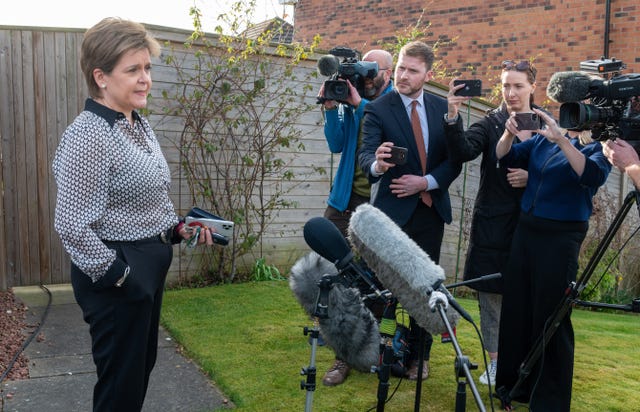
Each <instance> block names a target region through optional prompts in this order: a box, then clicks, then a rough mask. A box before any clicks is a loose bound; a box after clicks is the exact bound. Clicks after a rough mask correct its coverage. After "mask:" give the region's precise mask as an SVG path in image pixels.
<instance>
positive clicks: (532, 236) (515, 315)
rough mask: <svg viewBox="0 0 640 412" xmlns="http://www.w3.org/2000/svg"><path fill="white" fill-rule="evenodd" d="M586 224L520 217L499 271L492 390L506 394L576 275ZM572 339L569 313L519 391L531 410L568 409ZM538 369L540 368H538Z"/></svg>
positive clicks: (522, 400) (544, 411) (516, 397)
mask: <svg viewBox="0 0 640 412" xmlns="http://www.w3.org/2000/svg"><path fill="white" fill-rule="evenodd" d="M587 228H588V223H587V222H559V221H553V220H547V219H542V218H537V217H534V216H530V215H525V214H521V216H520V220H519V222H518V226H517V228H516V231H515V233H514V236H513V244H512V248H511V254H510V256H509V263H508V265H507V269H506V270H505V273H504V293H503V297H502V311H501V315H500V336H499V344H498V353H499V355H498V371H497V375H496V388H497V389H500V388H501V387H504V388H505V389H506V390H507V392H509V391H511V389H512V388H513V386H514V385H515V383H516V381H517V380H518V370H519V368H520V364H521V363H522V362H523V361H524V359H525V357H526V355H527V354H528V353H529V350H530V349H531V348H532V347H533V345H534V343H535V341H536V339H537V338H538V337H539V336H541V335H542V333H543V330H544V326H545V323H547V321H548V319H549V316H550V315H551V314H552V313H553V311H554V310H555V308H556V307H557V306H558V304H559V303H560V302H561V301H562V299H563V296H564V292H565V290H566V288H567V286H568V285H569V283H570V282H572V281H575V279H576V274H577V271H578V253H579V251H580V245H581V244H582V241H583V240H584V237H585V234H586V232H587ZM573 355H574V336H573V328H572V326H571V318H570V317H569V314H568V315H567V316H565V317H564V319H563V320H562V321H561V323H560V325H559V326H558V329H557V330H556V332H555V334H554V335H553V337H552V338H551V340H550V341H549V343H548V344H547V346H546V347H545V349H544V354H543V357H542V358H541V360H540V361H538V362H537V364H536V365H535V366H534V367H533V369H532V371H531V374H530V375H529V377H528V379H527V380H525V381H524V385H522V387H521V391H519V393H517V394H515V393H514V396H513V399H514V400H516V401H520V402H528V401H529V399H530V400H531V402H530V405H529V407H530V410H531V411H534V412H538V411H540V412H547V411H553V412H556V411H569V409H570V406H571V384H572V379H573ZM541 368H542V369H541Z"/></svg>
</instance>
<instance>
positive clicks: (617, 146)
mask: <svg viewBox="0 0 640 412" xmlns="http://www.w3.org/2000/svg"><path fill="white" fill-rule="evenodd" d="M602 152H603V153H604V155H605V156H606V157H607V159H609V162H611V164H612V165H614V166H615V167H617V168H618V169H619V170H620V171H621V172H624V173H626V174H627V175H628V176H629V177H630V178H631V180H632V181H633V185H634V186H635V187H636V190H638V189H640V159H638V152H636V149H634V147H633V146H631V145H630V144H629V143H628V142H627V141H626V140H622V139H616V140H607V141H606V142H604V144H603V145H602Z"/></svg>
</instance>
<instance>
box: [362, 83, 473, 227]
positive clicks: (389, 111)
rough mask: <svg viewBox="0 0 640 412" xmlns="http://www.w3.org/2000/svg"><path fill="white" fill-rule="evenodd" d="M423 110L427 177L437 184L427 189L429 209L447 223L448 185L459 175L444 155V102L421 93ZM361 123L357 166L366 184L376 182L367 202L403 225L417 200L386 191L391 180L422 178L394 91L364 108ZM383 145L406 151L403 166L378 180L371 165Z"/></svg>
mask: <svg viewBox="0 0 640 412" xmlns="http://www.w3.org/2000/svg"><path fill="white" fill-rule="evenodd" d="M424 107H425V110H426V112H427V119H428V123H429V152H428V153H427V159H428V160H427V174H430V175H431V176H433V177H434V178H435V180H436V181H437V182H438V185H439V188H438V189H434V190H430V191H429V192H430V193H431V198H432V200H433V207H434V208H435V209H436V211H437V212H438V214H439V215H440V217H441V218H442V220H443V221H444V222H445V223H451V220H452V216H451V200H450V198H449V185H451V183H452V182H453V181H454V180H455V178H456V177H457V176H458V175H459V174H460V170H461V169H462V167H461V165H460V163H454V162H451V161H450V159H448V156H447V150H446V144H445V138H444V130H443V125H442V119H443V117H444V114H445V113H446V112H447V101H446V100H445V99H443V98H441V97H438V96H435V95H431V94H429V93H427V92H425V93H424ZM364 110H365V116H364V123H363V125H362V128H361V136H362V146H361V148H360V150H359V151H358V164H359V165H360V167H361V168H362V170H363V171H364V173H365V174H366V175H367V176H368V177H369V181H370V182H371V183H372V184H374V183H379V184H378V186H377V190H375V189H376V188H372V193H371V203H372V204H373V205H374V206H375V207H377V208H379V209H380V210H382V211H383V212H385V213H386V214H387V215H388V216H389V217H390V218H391V219H392V220H393V221H394V222H395V223H396V224H397V225H398V226H400V227H402V226H404V225H405V224H406V223H407V221H408V220H409V218H410V217H411V215H412V214H413V212H414V211H415V209H416V206H417V205H418V202H419V201H420V196H419V195H418V194H415V195H413V196H408V197H406V198H399V197H397V196H396V195H394V194H393V193H391V190H390V189H389V184H390V183H391V180H392V179H396V178H399V177H401V176H403V175H406V174H411V175H418V176H422V175H423V174H422V166H421V164H420V157H419V155H418V147H417V146H416V141H415V138H414V137H413V131H412V129H411V122H410V120H409V116H408V115H407V111H406V109H405V107H404V105H403V103H402V98H401V97H400V95H399V94H398V91H397V90H394V91H392V92H389V93H387V94H385V95H383V96H380V97H378V98H377V99H376V100H374V101H373V102H371V103H369V104H367V105H366V106H365V109H364ZM383 142H393V143H394V145H396V146H402V147H406V148H408V149H409V151H408V154H407V163H406V164H404V165H397V166H395V167H392V168H390V169H389V170H388V171H387V172H386V173H385V174H383V175H382V176H379V177H374V176H372V175H371V173H370V172H371V165H372V164H373V162H374V161H375V152H376V149H377V148H378V146H380V144H382V143H383Z"/></svg>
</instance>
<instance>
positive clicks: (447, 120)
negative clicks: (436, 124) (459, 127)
mask: <svg viewBox="0 0 640 412" xmlns="http://www.w3.org/2000/svg"><path fill="white" fill-rule="evenodd" d="M458 116H459V114H456V116H455V117H454V118H453V119H449V116H448V113H445V114H444V121H445V122H446V123H447V124H449V125H451V124H456V123H457V122H458Z"/></svg>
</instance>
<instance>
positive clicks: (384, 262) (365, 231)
mask: <svg viewBox="0 0 640 412" xmlns="http://www.w3.org/2000/svg"><path fill="white" fill-rule="evenodd" d="M349 240H350V241H351V243H352V245H353V247H354V248H355V249H356V250H357V251H358V252H359V253H360V255H361V256H362V257H363V258H364V260H365V261H366V262H367V263H368V264H369V266H371V268H372V269H373V270H374V272H375V273H376V275H377V276H378V278H379V279H380V280H381V281H382V284H384V285H385V287H387V288H388V289H389V291H390V292H391V293H392V294H393V295H394V296H395V297H396V298H397V299H398V301H399V302H400V303H401V304H402V306H403V307H404V308H405V309H407V311H408V312H409V313H410V314H411V316H413V318H414V319H415V320H416V322H417V323H418V324H419V325H420V326H422V327H423V328H424V329H425V330H426V331H427V332H430V333H432V334H440V333H443V332H446V331H447V328H446V325H445V324H444V322H443V321H442V318H441V317H440V315H439V313H434V312H433V311H432V310H431V308H430V307H429V302H428V300H429V295H430V294H431V293H432V292H433V291H434V290H439V291H442V290H441V289H445V288H444V287H443V286H442V282H443V281H444V280H445V275H444V269H442V267H440V266H438V265H436V264H435V263H434V262H433V261H432V260H431V258H430V257H429V255H427V253H426V252H425V251H423V250H422V249H421V248H420V247H419V246H418V245H417V244H416V243H415V242H414V241H413V240H412V239H411V238H409V236H407V234H406V233H404V232H403V231H402V230H401V229H400V227H399V226H398V225H396V224H395V223H394V222H393V221H392V220H391V218H389V217H388V216H387V215H386V214H384V213H383V212H382V211H380V210H379V209H377V208H375V207H374V206H371V205H369V204H363V205H360V206H358V208H357V209H356V211H355V212H354V213H353V214H352V215H351V219H350V221H349ZM445 291H446V289H445ZM442 292H443V293H445V292H444V291H442ZM446 295H447V294H446V293H445V296H446ZM449 296H450V295H448V296H447V300H448V301H449V303H451V304H452V305H453V301H455V299H454V300H453V301H452V300H451V299H452V297H451V299H449ZM456 304H457V302H456ZM458 306H459V305H458ZM456 309H457V308H456ZM447 319H448V320H449V323H450V324H451V325H452V326H455V325H456V323H457V321H458V319H459V316H458V313H457V312H455V311H447Z"/></svg>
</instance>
